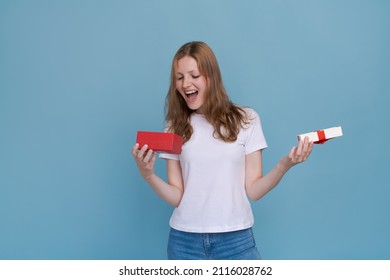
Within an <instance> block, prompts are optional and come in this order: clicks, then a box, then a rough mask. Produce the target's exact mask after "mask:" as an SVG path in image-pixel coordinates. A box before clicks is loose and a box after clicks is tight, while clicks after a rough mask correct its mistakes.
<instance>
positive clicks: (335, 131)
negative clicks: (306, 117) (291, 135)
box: [298, 126, 343, 144]
mask: <svg viewBox="0 0 390 280" xmlns="http://www.w3.org/2000/svg"><path fill="white" fill-rule="evenodd" d="M342 135H343V131H342V129H341V126H336V127H331V128H326V129H322V130H317V131H313V132H309V133H305V134H300V135H298V140H301V139H302V140H303V139H305V137H306V136H307V137H309V141H310V142H314V144H324V143H325V142H326V141H328V140H330V139H333V138H335V137H340V136H342Z"/></svg>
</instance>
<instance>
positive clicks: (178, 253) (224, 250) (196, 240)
mask: <svg viewBox="0 0 390 280" xmlns="http://www.w3.org/2000/svg"><path fill="white" fill-rule="evenodd" d="M168 259H169V260H260V259H261V257H260V254H259V252H258V250H257V248H256V243H255V239H254V237H253V232H252V228H249V229H244V230H239V231H232V232H223V233H191V232H183V231H179V230H176V229H173V228H171V231H170V233H169V239H168Z"/></svg>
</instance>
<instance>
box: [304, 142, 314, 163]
mask: <svg viewBox="0 0 390 280" xmlns="http://www.w3.org/2000/svg"><path fill="white" fill-rule="evenodd" d="M313 147H314V143H313V142H309V145H308V149H307V153H306V157H305V160H307V158H308V157H309V156H310V154H311V151H312V150H313Z"/></svg>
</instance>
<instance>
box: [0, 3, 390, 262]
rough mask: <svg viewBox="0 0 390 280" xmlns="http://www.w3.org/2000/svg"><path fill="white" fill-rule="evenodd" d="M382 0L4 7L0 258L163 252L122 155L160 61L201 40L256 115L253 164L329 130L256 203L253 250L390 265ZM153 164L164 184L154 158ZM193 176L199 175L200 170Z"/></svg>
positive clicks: (147, 118) (157, 112)
mask: <svg viewBox="0 0 390 280" xmlns="http://www.w3.org/2000/svg"><path fill="white" fill-rule="evenodd" d="M389 11H390V2H389V1H385V0H383V1H380V0H371V1H368V0H367V1H363V0H361V1H357V0H345V1H340V0H318V1H312V0H301V1H292V0H291V1H290V0H289V1H280V0H272V1H271V0H262V1H255V0H253V1H241V0H237V1H226V0H223V1H222V0H220V1H209V0H200V1H183V0H168V1H157V0H146V1H124V0H122V1H120V0H114V1H92V0H91V1H85V0H84V1H49V0H48V1H44V0H37V1H23V0H8V1H7V0H1V1H0V258H1V259H164V258H165V248H166V241H167V234H168V229H169V227H168V220H169V217H170V215H171V212H172V210H173V209H172V207H171V206H169V205H168V204H167V203H165V202H164V201H162V200H161V199H159V198H158V197H157V195H155V194H154V192H153V191H152V190H151V188H150V187H149V186H148V185H147V184H146V183H145V182H144V181H143V180H142V178H141V176H140V175H139V173H138V170H137V168H136V164H135V162H134V160H133V158H132V156H131V147H132V146H133V144H134V142H135V137H136V131H137V130H157V131H158V130H161V129H162V126H163V121H164V108H163V106H164V100H165V95H166V93H167V90H168V84H169V71H170V65H171V60H172V57H173V55H174V53H175V52H176V50H177V49H178V48H179V47H180V46H181V45H182V44H183V43H185V42H187V41H192V40H202V41H205V42H206V43H208V44H209V45H210V47H211V48H212V49H213V50H214V52H215V54H216V56H217V59H218V60H219V63H220V67H221V70H222V75H223V77H224V83H225V86H226V88H227V90H228V92H229V95H230V97H231V99H232V100H233V101H234V102H236V103H238V104H242V105H247V106H251V107H253V108H254V109H256V110H257V111H258V112H259V114H260V116H261V118H262V122H263V129H264V132H265V135H266V138H267V141H268V144H269V148H268V149H267V150H266V151H264V153H263V155H264V172H268V171H269V170H270V169H272V168H273V166H274V165H275V164H276V163H277V161H278V160H279V159H280V158H281V157H282V156H284V155H285V154H287V153H288V151H289V150H290V148H291V147H292V146H293V145H295V144H296V135H297V134H299V133H305V132H309V131H312V130H317V129H322V128H327V127H331V126H336V125H341V126H342V127H343V131H344V136H343V137H341V138H337V139H334V140H332V141H329V142H327V143H325V144H324V145H317V146H315V150H314V151H313V153H312V155H311V157H310V159H309V160H308V161H307V162H305V163H303V164H302V165H299V166H297V167H294V168H293V169H292V170H291V171H290V172H289V173H288V174H287V175H286V176H285V178H284V179H283V180H282V182H281V183H280V184H279V186H278V187H277V188H276V189H274V190H273V191H272V192H271V193H269V194H268V195H267V196H266V197H264V198H263V199H262V200H260V201H258V202H255V203H253V211H254V214H255V226H254V231H255V235H256V239H257V243H258V246H259V248H260V250H261V254H262V256H263V258H265V259H390V219H389V212H390V203H389V197H390V189H389V183H388V178H389V177H388V172H389V171H388V168H389V158H390V153H389V149H388V140H389V136H390V135H389V131H388V127H389V113H388V109H387V107H388V106H389V93H390V90H389V77H390V55H389V50H390V40H389V39H390V38H389V36H390V35H389V34H390V32H389V30H390V17H389ZM156 171H157V173H158V174H160V175H161V176H162V177H163V178H165V162H164V161H163V160H159V161H158V162H157V164H156ZM200 175H201V174H200Z"/></svg>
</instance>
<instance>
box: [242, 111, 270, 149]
mask: <svg viewBox="0 0 390 280" xmlns="http://www.w3.org/2000/svg"><path fill="white" fill-rule="evenodd" d="M248 115H249V117H250V123H249V127H248V128H247V129H246V133H247V135H246V141H245V154H246V155H248V154H250V153H253V152H255V151H258V150H263V149H265V148H267V147H268V145H267V141H266V140H265V137H264V133H263V128H262V125H261V120H260V117H259V115H258V114H257V113H256V111H254V110H252V109H249V110H248Z"/></svg>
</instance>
